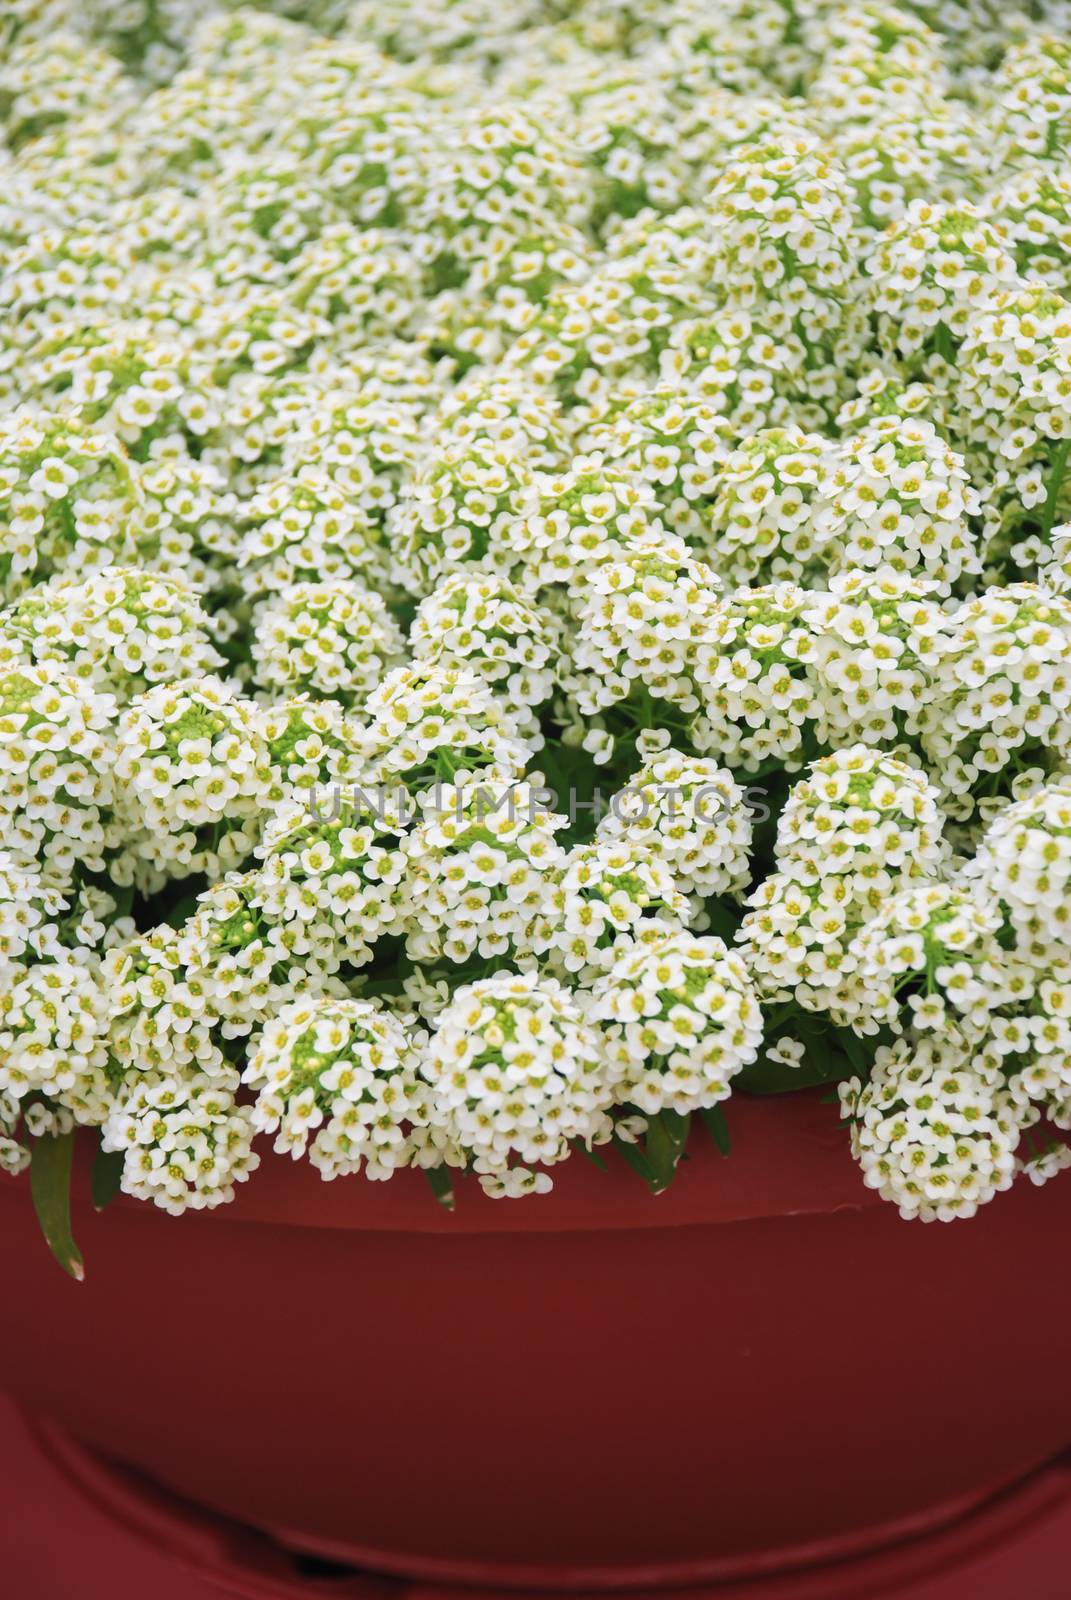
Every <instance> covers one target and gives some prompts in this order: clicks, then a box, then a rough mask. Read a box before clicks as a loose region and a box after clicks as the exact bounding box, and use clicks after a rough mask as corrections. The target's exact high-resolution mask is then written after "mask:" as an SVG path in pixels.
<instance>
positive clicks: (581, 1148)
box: [570, 1139, 606, 1172]
mask: <svg viewBox="0 0 1071 1600" xmlns="http://www.w3.org/2000/svg"><path fill="white" fill-rule="evenodd" d="M570 1149H572V1150H575V1151H576V1152H577V1154H578V1155H581V1156H586V1157H587V1159H588V1160H589V1161H590V1162H591V1164H592V1166H593V1167H598V1169H599V1171H600V1172H605V1171H606V1162H605V1161H604V1160H603V1159H602V1156H600V1155H599V1154H598V1152H597V1151H595V1150H589V1149H588V1147H587V1145H586V1144H585V1143H584V1141H583V1139H573V1140H572V1141H571V1143H570Z"/></svg>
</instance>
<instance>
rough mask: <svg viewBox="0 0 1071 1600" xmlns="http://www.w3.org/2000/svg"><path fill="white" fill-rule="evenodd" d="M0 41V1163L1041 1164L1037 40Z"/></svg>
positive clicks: (168, 37)
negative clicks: (801, 1094)
mask: <svg viewBox="0 0 1071 1600" xmlns="http://www.w3.org/2000/svg"><path fill="white" fill-rule="evenodd" d="M10 9H11V10H12V15H11V16H10V17H9V18H8V19H7V20H6V21H4V22H3V23H0V166H2V168H3V179H4V183H3V199H2V201H0V231H2V233H3V239H4V247H5V270H4V274H3V281H2V283H0V1170H2V1171H3V1172H4V1173H5V1174H6V1173H15V1172H18V1171H21V1170H22V1168H24V1167H25V1166H26V1165H27V1163H28V1162H29V1161H30V1160H31V1159H32V1154H33V1151H34V1150H35V1148H36V1147H37V1145H38V1143H39V1142H40V1141H42V1140H54V1141H55V1140H67V1139H71V1138H73V1137H74V1133H75V1129H76V1128H81V1129H83V1130H84V1129H89V1130H95V1134H96V1136H97V1137H98V1138H99V1141H100V1145H101V1150H102V1152H103V1156H104V1158H105V1159H106V1160H108V1159H114V1163H115V1168H114V1170H117V1171H119V1172H120V1173H121V1177H120V1180H119V1181H121V1184H122V1187H123V1189H124V1190H125V1191H126V1192H127V1193H128V1194H131V1195H134V1196H137V1197H139V1198H142V1199H145V1200H148V1201H150V1202H152V1203H154V1204H156V1205H158V1206H160V1207H162V1208H163V1209H165V1210H167V1211H169V1212H175V1213H177V1212H181V1211H183V1210H185V1209H187V1208H189V1207H207V1206H214V1205H218V1204H220V1203H222V1202H224V1201H226V1200H228V1199H229V1198H230V1197H231V1196H232V1195H233V1193H234V1191H235V1186H236V1185H237V1184H238V1183H240V1182H243V1181H245V1180H246V1179H248V1178H249V1177H250V1176H251V1175H252V1174H253V1173H254V1171H255V1169H256V1167H257V1165H258V1162H259V1161H260V1160H261V1159H262V1158H268V1159H270V1148H271V1143H272V1140H273V1139H274V1144H275V1150H276V1152H277V1153H289V1154H290V1155H291V1156H293V1157H295V1158H301V1159H306V1160H308V1161H310V1162H311V1163H312V1164H313V1165H314V1166H315V1167H316V1168H317V1169H318V1170H319V1172H320V1173H321V1175H322V1176H323V1177H325V1178H334V1177H336V1176H345V1177H346V1178H347V1180H348V1181H352V1180H353V1178H354V1175H356V1174H362V1175H363V1176H364V1177H366V1178H371V1179H377V1180H379V1179H386V1178H390V1177H392V1175H394V1174H395V1173H396V1172H399V1171H400V1170H401V1169H410V1170H409V1171H408V1172H403V1173H402V1175H401V1176H400V1177H399V1178H398V1179H397V1181H398V1182H399V1183H400V1184H405V1183H409V1182H415V1181H417V1178H416V1177H415V1176H414V1174H419V1173H423V1174H424V1175H425V1176H426V1178H427V1180H428V1182H429V1184H430V1187H431V1189H432V1191H433V1192H434V1194H435V1195H436V1196H437V1197H438V1198H439V1199H440V1200H443V1201H445V1202H446V1203H449V1202H450V1198H451V1183H452V1181H453V1180H454V1178H457V1179H458V1180H459V1181H464V1174H466V1173H468V1174H472V1176H473V1178H474V1179H475V1180H476V1181H477V1182H478V1183H479V1185H481V1186H482V1188H483V1189H484V1190H485V1191H486V1192H487V1193H489V1194H491V1195H495V1196H498V1195H524V1194H529V1193H536V1194H538V1193H541V1192H543V1191H545V1190H546V1189H547V1188H549V1187H550V1183H551V1171H552V1169H553V1170H555V1171H556V1170H557V1169H558V1168H559V1167H560V1166H561V1164H562V1163H563V1162H564V1161H565V1160H566V1159H568V1158H570V1157H571V1156H572V1155H573V1154H574V1153H575V1152H576V1151H578V1150H583V1151H585V1152H587V1153H591V1152H592V1151H593V1150H594V1148H595V1147H596V1146H598V1147H600V1148H602V1155H600V1156H599V1157H597V1159H598V1160H600V1161H602V1160H617V1159H620V1158H621V1157H622V1156H624V1158H626V1159H628V1160H629V1162H630V1164H631V1165H632V1166H633V1167H634V1168H635V1169H636V1170H637V1171H638V1172H639V1173H640V1174H641V1176H643V1177H644V1178H645V1179H646V1180H647V1181H648V1183H649V1184H650V1186H651V1187H652V1189H655V1190H658V1189H660V1188H662V1187H664V1186H665V1184H666V1182H668V1181H669V1180H670V1178H671V1177H672V1175H673V1172H674V1170H675V1168H676V1166H677V1165H678V1164H679V1162H680V1161H681V1160H682V1159H684V1157H685V1156H686V1155H687V1154H689V1148H688V1141H689V1137H690V1131H689V1130H690V1123H691V1122H695V1123H696V1124H697V1128H696V1131H695V1132H694V1134H692V1135H691V1137H692V1138H693V1140H695V1139H698V1138H699V1137H700V1131H699V1128H698V1124H699V1123H700V1122H702V1123H703V1127H704V1131H707V1132H709V1133H710V1134H711V1135H712V1136H713V1137H714V1139H715V1140H716V1141H717V1142H718V1143H719V1145H723V1144H724V1137H725V1135H726V1132H728V1133H731V1126H732V1117H733V1107H732V1103H731V1097H732V1095H734V1094H737V1095H739V1094H743V1093H749V1092H753V1091H758V1092H760V1093H768V1092H771V1091H772V1090H777V1089H784V1088H785V1087H786V1086H787V1087H792V1086H793V1084H794V1083H798V1084H800V1085H801V1086H803V1085H807V1086H810V1087H817V1086H819V1085H823V1084H825V1085H827V1086H828V1085H835V1086H837V1090H838V1091H839V1095H840V1100H841V1106H842V1111H843V1116H844V1119H845V1121H846V1123H847V1128H846V1130H845V1137H846V1138H848V1139H849V1140H850V1142H851V1147H852V1149H853V1152H854V1154H855V1157H856V1159H857V1161H858V1162H859V1165H860V1167H861V1169H862V1174H863V1178H864V1180H865V1182H866V1183H867V1184H869V1185H871V1186H872V1187H874V1188H875V1189H877V1190H878V1191H879V1192H880V1193H881V1194H882V1195H883V1196H885V1197H886V1198H887V1199H889V1200H891V1201H893V1202H894V1203H895V1204H896V1205H898V1206H899V1208H900V1210H901V1211H902V1212H903V1214H904V1215H905V1216H909V1217H921V1218H923V1219H927V1220H929V1219H933V1218H938V1219H951V1218H955V1217H965V1216H970V1215H971V1214H972V1213H973V1212H974V1211H975V1210H976V1209H977V1208H978V1206H980V1205H981V1204H983V1203H986V1202H988V1201H989V1200H991V1199H992V1198H993V1197H994V1196H996V1195H997V1194H999V1193H1000V1192H1001V1191H1003V1190H1004V1189H1006V1188H1007V1187H1008V1186H1009V1185H1010V1184H1011V1183H1012V1182H1014V1181H1016V1180H1017V1178H1019V1177H1021V1176H1025V1177H1026V1178H1027V1179H1028V1180H1029V1181H1030V1182H1032V1183H1034V1184H1040V1183H1042V1182H1044V1181H1047V1180H1048V1179H1049V1178H1050V1177H1053V1176H1054V1175H1055V1174H1057V1173H1058V1172H1060V1171H1061V1170H1063V1169H1064V1168H1065V1167H1066V1166H1067V1165H1068V1164H1069V1163H1071V1155H1069V1154H1068V1151H1069V1149H1071V1145H1069V1141H1068V1138H1067V1134H1068V1132H1069V1131H1071V1066H1069V1063H1071V964H1069V962H1068V957H1067V944H1068V931H1069V928H1071V910H1069V909H1068V908H1069V904H1071V900H1069V891H1071V88H1069V84H1071V48H1069V46H1068V43H1067V37H1068V26H1067V25H1068V12H1067V6H1066V3H1065V0H1032V3H1031V4H1030V5H1028V6H1024V7H1022V8H1020V9H1019V10H1018V11H1016V12H1015V13H1014V14H1013V15H1009V17H1008V18H1007V19H1006V20H1005V19H1002V18H1001V17H999V16H998V15H997V14H996V11H995V9H994V8H993V7H992V6H990V5H983V4H982V3H981V0H977V3H976V0H957V3H955V4H947V5H946V4H933V3H930V0H900V3H898V4H895V5H894V4H890V3H885V0H865V3H863V4H857V3H854V4H853V3H848V0H769V3H762V4H752V3H746V4H745V3H739V4H733V5H707V6H704V5H699V4H694V3H692V0H644V3H643V4H635V5H627V6H625V5H622V6H616V5H610V4H607V0H575V3H573V4H570V5H562V4H558V3H551V0H504V3H502V4H498V5H492V4H490V3H488V0H471V3H470V0H464V3H457V0H415V3H413V4H401V3H400V0H387V3H382V4H379V3H373V0H308V3H305V0H263V3H260V4H256V3H254V4H249V5H241V4H238V3H237V0H167V3H166V4H150V3H148V0H144V3H142V0H131V3H129V4H124V5H123V6H121V7H109V6H106V5H101V4H95V5H91V6H84V5H81V4H78V3H76V0H42V3H29V4H21V5H18V6H15V7H14V8H10ZM273 12H274V13H277V15H275V16H272V15H271V13H273ZM827 1098H829V1099H833V1098H835V1095H834V1094H833V1093H832V1092H828V1093H827ZM726 1101H729V1102H730V1103H729V1105H728V1108H727V1110H724V1111H723V1107H724V1103H725V1102H726ZM81 1136H82V1137H83V1138H85V1137H90V1136H91V1135H90V1134H86V1133H83V1134H82V1135H81ZM58 1166H62V1163H59V1164H58ZM60 1210H62V1208H60Z"/></svg>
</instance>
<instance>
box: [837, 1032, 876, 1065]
mask: <svg viewBox="0 0 1071 1600" xmlns="http://www.w3.org/2000/svg"><path fill="white" fill-rule="evenodd" d="M831 1031H832V1033H833V1037H834V1038H835V1039H836V1041H837V1044H838V1045H839V1046H840V1048H841V1050H843V1052H844V1054H845V1055H846V1056H847V1058H848V1060H849V1062H850V1063H851V1065H852V1067H853V1069H854V1070H855V1071H856V1072H865V1071H866V1070H867V1066H868V1064H869V1063H868V1058H867V1053H866V1046H865V1045H864V1044H863V1041H862V1039H860V1037H859V1035H858V1034H856V1033H853V1032H852V1030H851V1028H833V1029H832V1030H831Z"/></svg>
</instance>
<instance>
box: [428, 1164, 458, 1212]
mask: <svg viewBox="0 0 1071 1600" xmlns="http://www.w3.org/2000/svg"><path fill="white" fill-rule="evenodd" d="M423 1170H424V1176H425V1178H427V1180H428V1188H429V1189H430V1190H431V1192H432V1194H433V1195H434V1196H435V1198H436V1200H437V1201H438V1202H439V1204H440V1205H441V1206H442V1207H443V1208H444V1210H446V1211H453V1209H454V1206H455V1204H456V1202H455V1200H454V1185H453V1182H452V1180H451V1177H450V1169H449V1167H425V1168H424V1169H423Z"/></svg>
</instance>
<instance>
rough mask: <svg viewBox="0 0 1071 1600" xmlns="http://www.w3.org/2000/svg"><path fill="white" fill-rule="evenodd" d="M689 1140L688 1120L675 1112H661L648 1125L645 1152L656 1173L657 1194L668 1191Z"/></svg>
mask: <svg viewBox="0 0 1071 1600" xmlns="http://www.w3.org/2000/svg"><path fill="white" fill-rule="evenodd" d="M687 1139H688V1119H687V1117H680V1116H678V1115H677V1113H676V1112H675V1111H660V1112H659V1114H658V1116H657V1117H652V1118H651V1120H650V1121H649V1122H648V1124H647V1140H646V1144H645V1146H644V1151H645V1154H646V1156H647V1160H648V1161H649V1162H650V1164H651V1168H652V1170H653V1172H654V1184H655V1186H656V1187H655V1192H656V1193H660V1192H661V1190H663V1189H668V1188H669V1186H670V1184H671V1183H672V1182H673V1179H674V1178H675V1177H676V1175H677V1166H678V1163H679V1162H680V1159H681V1156H682V1155H683V1154H684V1146H685V1143H686V1142H687Z"/></svg>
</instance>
